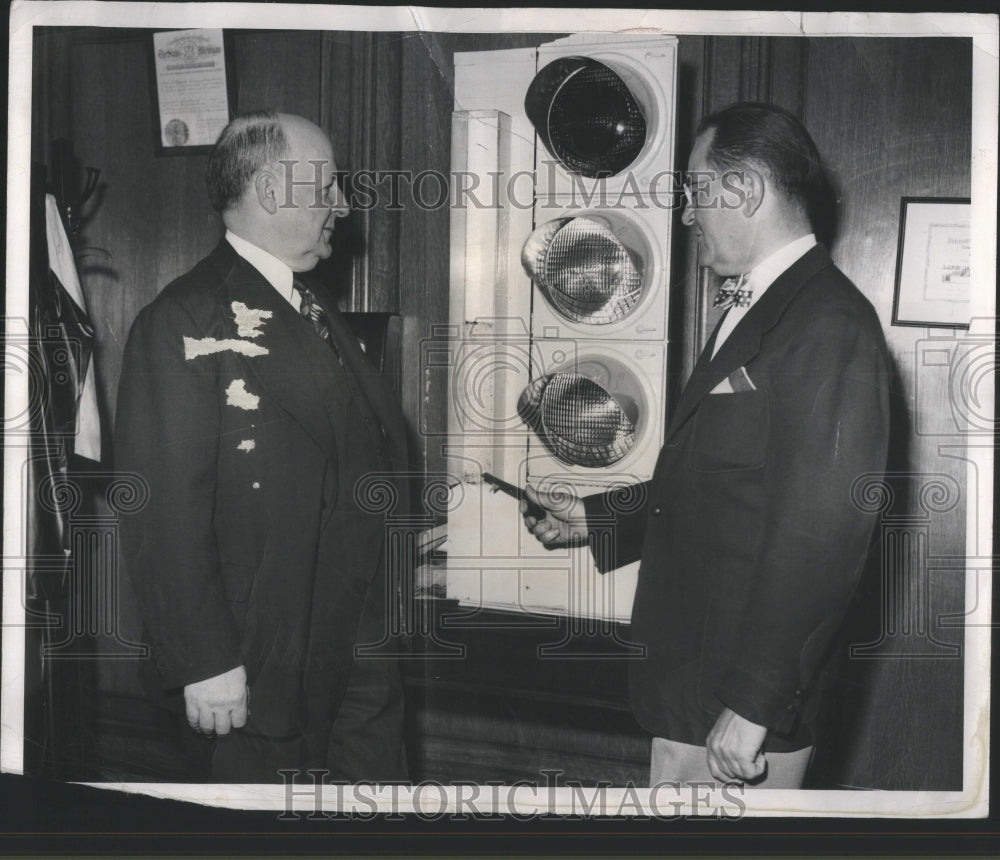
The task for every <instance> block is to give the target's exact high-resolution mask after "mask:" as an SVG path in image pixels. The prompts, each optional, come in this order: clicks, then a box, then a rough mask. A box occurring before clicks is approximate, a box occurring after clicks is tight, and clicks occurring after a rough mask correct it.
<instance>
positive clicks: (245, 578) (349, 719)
mask: <svg viewBox="0 0 1000 860" xmlns="http://www.w3.org/2000/svg"><path fill="white" fill-rule="evenodd" d="M207 184H208V192H209V198H210V201H211V203H212V205H213V207H214V208H215V209H217V210H218V211H219V212H221V214H222V220H223V222H224V223H225V226H226V235H225V238H224V239H223V240H222V241H221V242H220V243H219V245H218V247H217V248H216V249H215V250H214V251H213V252H212V253H211V254H210V255H209V256H208V257H207V258H206V259H204V260H202V261H201V262H200V263H198V264H197V265H196V266H195V267H194V268H193V269H192V270H191V271H190V272H188V273H187V274H186V275H184V276H182V277H180V278H178V279H177V280H176V281H174V282H173V283H171V284H169V285H168V286H167V287H166V288H165V289H163V291H162V292H161V293H160V294H159V295H158V296H157V298H156V300H155V301H153V302H152V304H150V305H149V306H148V307H146V308H145V309H144V310H143V311H142V312H141V313H140V314H139V316H138V318H137V319H136V322H135V324H134V326H133V328H132V331H131V334H130V336H129V341H128V346H127V348H126V351H125V359H124V368H123V371H122V378H121V385H120V389H119V397H118V414H117V426H116V440H115V441H116V464H117V466H118V468H120V469H123V470H128V471H132V472H135V473H137V474H139V475H140V476H142V478H144V479H145V481H146V482H147V483H148V485H149V502H148V504H147V505H146V507H145V508H144V509H143V510H142V511H140V512H139V513H137V514H136V515H134V516H130V517H127V518H125V520H124V521H123V523H122V548H123V553H124V558H125V561H126V563H127V567H128V570H129V573H130V577H131V580H132V582H133V584H134V588H135V592H136V595H137V597H138V601H139V605H140V610H141V613H142V617H143V622H144V625H145V627H146V630H147V633H148V641H149V644H150V645H151V650H152V654H153V658H154V659H153V661H152V662H153V663H155V670H156V671H155V678H154V677H151V675H152V674H153V673H151V672H149V671H147V672H146V673H145V675H146V678H145V680H146V681H147V682H152V686H153V687H155V690H154V693H153V694H154V695H155V696H156V698H157V699H158V701H160V702H162V703H164V704H166V705H172V706H173V707H175V708H176V709H177V710H179V711H183V713H184V714H185V715H186V718H187V721H188V723H189V724H190V726H191V729H193V730H195V731H198V732H201V733H203V734H206V735H211V736H213V738H214V744H213V748H212V749H211V775H210V778H211V779H212V780H217V781H226V782H275V781H281V780H282V779H283V777H282V775H281V774H279V772H278V771H279V770H281V769H293V770H294V769H296V768H298V769H303V768H319V769H325V770H327V771H329V772H330V777H331V778H334V779H337V778H339V779H348V780H352V781H357V780H362V779H364V780H369V779H370V780H401V779H405V765H404V756H403V750H402V692H401V683H400V678H399V669H398V665H397V664H395V663H394V662H393V661H391V660H384V659H382V660H373V659H368V660H366V659H363V658H357V659H356V653H357V650H356V646H357V645H364V644H371V645H374V644H376V643H378V642H380V641H381V640H382V639H383V638H384V636H385V635H386V633H387V631H386V616H387V610H388V608H389V601H390V600H393V599H396V598H395V597H394V596H393V595H392V594H391V593H390V590H389V589H388V588H387V586H386V571H385V564H386V560H385V558H384V556H383V545H384V522H383V519H382V516H381V514H379V513H378V512H374V511H372V510H370V509H366V506H365V504H364V498H363V496H364V494H363V493H360V492H358V487H359V484H360V482H362V481H364V480H365V479H366V477H370V476H372V475H383V476H386V475H389V476H391V475H393V474H395V473H398V472H400V471H401V470H402V469H403V468H404V467H405V448H404V445H405V429H404V426H403V420H402V417H401V415H400V412H399V408H398V405H397V404H396V403H395V400H394V397H393V395H392V392H391V390H390V389H389V387H388V385H387V383H386V381H385V380H384V379H383V378H382V377H381V376H380V375H379V374H378V373H376V372H375V371H374V370H373V369H372V367H371V366H370V365H369V364H368V363H367V362H366V360H365V358H364V356H363V354H362V351H361V349H360V348H359V345H358V343H357V341H356V340H355V339H354V337H353V336H352V335H351V333H350V330H349V329H348V328H347V326H346V325H345V323H344V321H343V318H342V317H341V316H340V315H339V313H338V312H337V310H336V308H335V307H334V306H333V305H331V304H330V303H328V302H327V301H325V300H324V298H323V296H322V293H321V291H320V289H319V288H318V287H317V286H316V285H312V286H310V285H309V284H307V283H306V282H305V281H304V280H303V279H302V278H301V277H300V276H299V273H302V272H307V271H309V270H311V269H313V268H314V267H315V265H316V263H317V262H318V261H319V260H322V259H324V258H326V257H329V256H330V254H331V245H330V241H331V234H332V232H333V229H334V222H335V220H336V219H337V218H338V217H340V216H343V215H346V214H347V211H348V210H347V206H346V203H345V200H344V198H343V196H342V194H341V192H340V191H339V189H338V186H337V181H336V165H335V163H334V155H333V150H332V147H331V144H330V141H329V139H328V138H327V136H326V134H324V133H323V131H322V130H320V129H319V128H318V127H317V126H315V125H313V124H312V123H311V122H308V121H307V120H305V119H303V118H301V117H296V116H290V115H282V114H275V113H270V112H259V113H255V114H249V115H247V116H244V117H240V118H237V119H236V120H234V121H233V122H232V123H230V124H229V126H227V127H226V129H225V130H224V131H223V132H222V134H221V135H220V138H219V140H218V142H217V144H216V146H215V149H214V151H213V153H212V155H211V158H210V159H209V165H208V173H207ZM388 480H391V478H388ZM147 686H149V684H147ZM185 731H187V730H186V729H185Z"/></svg>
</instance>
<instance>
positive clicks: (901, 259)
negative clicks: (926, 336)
mask: <svg viewBox="0 0 1000 860" xmlns="http://www.w3.org/2000/svg"><path fill="white" fill-rule="evenodd" d="M971 210H972V206H971V201H970V199H969V198H967V197H965V198H963V197H903V198H902V200H901V202H900V211H899V246H898V249H897V252H896V285H895V292H894V294H893V302H892V324H893V325H898V326H922V327H939V328H953V329H968V327H969V318H970V313H971V310H970V304H969V294H970V285H971V277H970V252H971V244H972V225H971Z"/></svg>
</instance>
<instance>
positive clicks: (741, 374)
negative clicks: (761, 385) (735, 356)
mask: <svg viewBox="0 0 1000 860" xmlns="http://www.w3.org/2000/svg"><path fill="white" fill-rule="evenodd" d="M756 390H757V386H756V385H754V384H753V380H752V379H751V378H750V374H749V373H747V369H746V368H745V367H738V368H737V369H736V370H734V371H733V372H732V373H730V374H729V376H727V377H726V378H725V379H723V380H722V382H720V383H719V384H718V385H716V386H715V388H713V389H712V390H711V391H710V392H709V394H737V393H739V392H741V391H756Z"/></svg>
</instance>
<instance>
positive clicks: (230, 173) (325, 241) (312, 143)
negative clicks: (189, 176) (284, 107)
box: [206, 111, 348, 272]
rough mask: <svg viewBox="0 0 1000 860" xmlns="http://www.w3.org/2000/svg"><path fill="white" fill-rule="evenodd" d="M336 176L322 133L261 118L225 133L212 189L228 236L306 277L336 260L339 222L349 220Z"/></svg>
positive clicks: (214, 158) (288, 118)
mask: <svg viewBox="0 0 1000 860" xmlns="http://www.w3.org/2000/svg"><path fill="white" fill-rule="evenodd" d="M336 174H337V167H336V164H335V163H334V158H333V146H332V145H331V143H330V139H329V137H327V135H326V133H325V132H324V131H323V130H322V129H321V128H319V126H317V125H315V124H314V123H312V122H310V121H309V120H307V119H305V118H303V117H300V116H295V115H293V114H280V113H275V112H273V111H257V112H255V113H250V114H246V115H244V116H240V117H237V118H236V119H234V120H233V121H232V122H231V123H229V125H227V126H226V128H225V129H223V131H222V133H221V134H220V135H219V139H218V141H217V142H216V144H215V148H214V149H213V151H212V155H211V156H210V158H209V162H208V172H207V176H206V182H207V185H208V194H209V200H210V201H211V204H212V206H213V208H215V209H216V210H217V211H218V212H220V213H221V214H222V220H223V221H224V222H225V224H226V227H227V228H229V229H230V230H232V231H233V232H234V233H235V234H236V235H238V236H240V237H242V238H244V239H246V240H247V241H249V242H252V243H253V244H255V245H257V246H258V247H260V248H263V249H264V250H265V251H267V252H268V253H270V254H272V255H274V256H275V257H277V258H278V259H279V260H281V261H283V262H285V263H286V264H287V265H288V266H289V267H290V268H291V269H292V270H293V271H296V272H302V271H307V270H309V269H311V268H313V266H315V265H316V263H317V262H318V261H319V260H321V259H325V258H327V257H329V256H330V254H331V252H332V249H331V246H330V236H331V234H332V232H333V224H334V220H335V219H336V218H338V217H341V216H344V215H347V213H348V209H347V205H346V201H345V200H344V197H343V195H342V194H341V192H340V188H339V186H338V185H337V175H336Z"/></svg>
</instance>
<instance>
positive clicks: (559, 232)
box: [447, 34, 680, 619]
mask: <svg viewBox="0 0 1000 860" xmlns="http://www.w3.org/2000/svg"><path fill="white" fill-rule="evenodd" d="M676 77H677V40H676V38H675V37H671V36H640V37H630V36H618V35H603V34H597V35H594V34H585V35H576V36H570V37H568V38H566V39H561V40H558V41H556V42H553V43H550V44H547V45H543V46H541V47H540V48H539V49H537V51H536V50H535V49H517V50H509V51H490V52H478V53H469V54H457V55H456V58H455V109H456V110H455V113H454V115H453V124H452V171H453V177H452V179H453V191H455V192H456V199H453V207H454V208H453V210H452V233H451V240H452V243H451V255H452V257H451V323H450V335H451V338H450V341H449V345H448V350H447V356H448V361H449V363H450V377H449V436H448V453H449V465H450V469H451V471H453V472H454V473H456V474H457V475H458V476H460V477H462V478H463V479H464V480H465V481H466V482H467V484H466V487H467V491H466V493H465V495H466V497H467V499H466V502H467V503H466V504H465V505H464V506H457V508H456V510H455V511H454V512H452V513H451V514H449V547H450V548H449V550H448V552H449V576H448V583H449V585H448V591H449V595H450V596H454V597H458V598H459V599H461V600H466V601H469V602H472V603H479V604H487V605H515V606H519V607H521V608H532V607H540V608H542V609H543V610H544V611H561V612H565V613H568V614H570V615H589V616H599V617H603V618H619V619H623V618H627V617H628V612H629V609H630V605H631V591H632V590H634V574H635V571H634V570H632V571H626V572H624V573H623V572H622V571H618V572H616V575H615V577H613V578H612V577H609V578H601V577H600V576H599V575H597V574H596V573H595V572H594V570H593V564H592V560H591V559H590V557H589V555H587V550H586V549H583V550H582V551H580V552H578V553H576V554H574V552H575V551H571V552H570V557H571V559H573V560H572V562H571V568H572V569H571V570H569V571H568V572H567V573H565V574H563V573H562V572H560V573H559V574H557V573H556V571H555V570H552V569H543V568H546V566H547V565H548V567H550V568H551V564H549V562H551V561H552V555H551V553H549V554H548V555H547V556H546V554H545V553H544V551H543V552H541V554H540V553H539V547H538V545H537V543H535V541H534V539H533V538H531V537H530V536H528V535H527V533H526V532H525V530H524V527H523V524H522V523H521V518H520V515H519V513H518V512H517V508H516V504H507V503H506V502H503V501H502V500H497V499H496V498H495V497H494V496H493V495H492V494H491V493H490V491H489V490H488V489H486V488H483V487H482V485H480V484H478V480H479V475H480V474H481V473H482V472H492V473H493V474H495V475H498V476H499V477H501V478H502V479H504V480H505V481H507V482H509V483H512V484H518V485H523V484H525V483H531V484H533V485H535V486H536V487H538V488H541V489H545V488H546V487H564V486H567V485H570V486H572V488H573V489H574V491H575V492H576V493H577V494H579V495H584V494H587V493H590V492H595V491H600V490H602V489H607V488H609V487H612V486H620V485H622V484H629V483H634V482H637V481H641V480H645V479H647V478H649V477H651V475H652V472H653V468H654V466H655V463H656V458H657V456H658V453H659V449H660V446H661V444H662V441H663V433H664V427H665V422H666V409H665V398H666V379H667V367H666V361H667V331H668V325H667V322H668V321H667V313H668V308H669V302H668V301H667V298H668V287H669V283H668V281H669V271H670V265H669V264H670V234H671V226H672V221H673V211H674V207H675V205H676V203H677V197H678V196H679V191H680V188H679V184H678V183H676V182H675V181H674V180H673V177H674V173H673V168H674V163H673V159H674V101H675V89H676ZM487 177H489V179H487ZM487 187H488V188H490V189H492V190H493V191H494V192H497V193H495V195H494V196H492V197H489V201H490V203H491V204H492V205H483V204H482V201H483V190H484V189H485V188H487ZM467 189H477V190H478V193H477V194H476V195H473V194H472V193H471V191H470V193H469V194H468V195H463V191H464V190H467ZM476 490H479V491H480V495H479V496H478V497H476V498H478V499H479V501H478V502H477V503H476V504H471V503H468V497H470V496H475V491H476ZM477 541H478V543H477ZM501 547H510V549H509V550H507V551H508V552H512V553H513V554H514V555H513V556H512V557H511V559H510V570H509V571H508V573H510V574H511V577H508V578H506V579H505V578H504V577H503V576H500V575H499V573H498V571H497V570H495V569H494V571H493V572H492V573H490V574H486V573H485V572H484V569H480V570H476V569H475V568H476V565H475V564H474V563H473V560H474V558H475V557H476V554H477V553H478V554H479V555H480V556H484V557H485V556H486V555H490V554H493V555H495V554H496V553H497V552H502V550H501V549H500V548H501ZM458 558H468V559H470V561H469V564H470V565H471V567H470V568H469V570H468V571H466V572H465V573H463V572H461V571H459V570H458V569H457V568H458V567H459V566H460V565H459V564H458V563H457V562H456V561H455V560H456V559H458ZM496 564H497V562H496V560H495V559H494V561H493V562H491V565H492V567H493V568H496ZM466 574H467V575H466ZM480 574H481V575H480ZM567 577H568V578H567ZM630 577H631V579H630ZM574 582H575V583H576V584H575V585H574V584H573V583H574ZM581 595H582V596H581Z"/></svg>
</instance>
